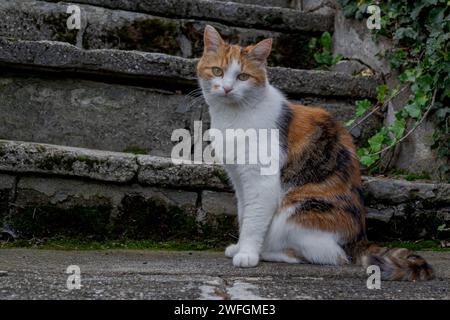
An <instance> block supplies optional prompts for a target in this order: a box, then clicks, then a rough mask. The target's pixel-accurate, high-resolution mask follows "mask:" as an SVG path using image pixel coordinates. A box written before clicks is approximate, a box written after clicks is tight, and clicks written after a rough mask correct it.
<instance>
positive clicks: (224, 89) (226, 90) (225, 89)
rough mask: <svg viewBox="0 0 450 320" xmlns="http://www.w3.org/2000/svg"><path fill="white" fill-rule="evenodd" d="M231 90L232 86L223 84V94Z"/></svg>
mask: <svg viewBox="0 0 450 320" xmlns="http://www.w3.org/2000/svg"><path fill="white" fill-rule="evenodd" d="M231 90H233V87H230V86H223V91H225V94H227V93H228V92H230V91H231Z"/></svg>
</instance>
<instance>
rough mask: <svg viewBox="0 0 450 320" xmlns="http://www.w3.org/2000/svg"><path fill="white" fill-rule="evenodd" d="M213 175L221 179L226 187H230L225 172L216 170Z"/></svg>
mask: <svg viewBox="0 0 450 320" xmlns="http://www.w3.org/2000/svg"><path fill="white" fill-rule="evenodd" d="M213 175H214V176H216V177H217V178H219V180H220V182H222V183H223V184H225V185H228V183H229V181H228V176H227V174H226V172H225V170H221V169H218V168H214V171H213Z"/></svg>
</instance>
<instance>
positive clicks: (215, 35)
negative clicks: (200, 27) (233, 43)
mask: <svg viewBox="0 0 450 320" xmlns="http://www.w3.org/2000/svg"><path fill="white" fill-rule="evenodd" d="M203 41H204V46H205V48H204V53H217V51H218V50H219V47H220V46H221V45H223V44H224V41H223V40H222V37H221V36H220V34H219V32H217V30H216V29H214V27H212V26H210V25H209V24H208V25H206V27H205V33H204V35H203Z"/></svg>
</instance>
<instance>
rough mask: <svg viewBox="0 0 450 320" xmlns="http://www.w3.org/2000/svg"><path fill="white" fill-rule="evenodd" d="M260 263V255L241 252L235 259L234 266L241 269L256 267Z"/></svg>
mask: <svg viewBox="0 0 450 320" xmlns="http://www.w3.org/2000/svg"><path fill="white" fill-rule="evenodd" d="M258 263H259V255H258V254H255V253H247V252H239V253H237V254H236V255H235V256H234V257H233V265H234V266H235V267H241V268H252V267H256V266H257V265H258Z"/></svg>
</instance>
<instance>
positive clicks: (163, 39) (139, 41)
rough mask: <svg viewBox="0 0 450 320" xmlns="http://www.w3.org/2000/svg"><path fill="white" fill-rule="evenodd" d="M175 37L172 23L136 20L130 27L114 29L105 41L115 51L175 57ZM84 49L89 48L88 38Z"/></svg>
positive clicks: (177, 45) (178, 48)
mask: <svg viewBox="0 0 450 320" xmlns="http://www.w3.org/2000/svg"><path fill="white" fill-rule="evenodd" d="M177 37H178V34H177V28H176V24H175V23H174V22H172V21H168V20H164V19H158V18H152V19H147V20H137V21H134V22H133V23H132V24H130V25H125V26H123V27H120V28H117V29H114V30H112V31H110V32H109V33H108V34H107V35H106V39H105V41H106V43H109V44H111V45H112V47H114V48H116V49H122V50H140V51H147V52H163V53H167V54H172V55H176V54H178V53H180V50H181V49H180V46H179V44H178V41H177ZM93 40H94V39H93ZM85 47H86V48H89V47H90V45H89V38H88V37H86V41H85Z"/></svg>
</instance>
